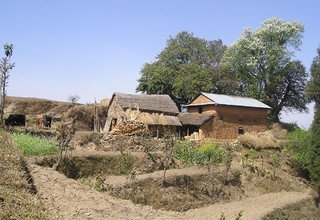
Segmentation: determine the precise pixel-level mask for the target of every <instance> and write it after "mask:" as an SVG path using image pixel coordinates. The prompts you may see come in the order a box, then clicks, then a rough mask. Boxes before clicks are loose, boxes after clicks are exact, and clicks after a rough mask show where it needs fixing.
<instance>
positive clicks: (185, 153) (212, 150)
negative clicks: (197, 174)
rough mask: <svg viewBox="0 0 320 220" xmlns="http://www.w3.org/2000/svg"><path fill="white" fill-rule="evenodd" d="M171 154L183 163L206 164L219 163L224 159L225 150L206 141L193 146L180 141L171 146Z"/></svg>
mask: <svg viewBox="0 0 320 220" xmlns="http://www.w3.org/2000/svg"><path fill="white" fill-rule="evenodd" d="M173 155H174V157H175V158H177V159H178V160H181V161H182V162H183V163H185V164H196V165H200V166H203V165H208V164H220V163H222V162H223V161H224V160H225V156H226V153H225V150H224V149H223V148H221V147H219V146H216V145H214V144H213V143H210V142H207V143H204V144H202V145H201V146H200V147H199V148H194V147H193V146H192V145H191V144H190V143H189V142H187V141H181V142H179V143H177V144H176V145H175V146H174V148H173Z"/></svg>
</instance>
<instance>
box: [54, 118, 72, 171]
mask: <svg viewBox="0 0 320 220" xmlns="http://www.w3.org/2000/svg"><path fill="white" fill-rule="evenodd" d="M57 132H58V135H57V140H58V143H59V145H60V158H59V161H58V163H57V166H58V165H59V164H60V163H61V162H63V161H64V159H65V157H66V155H67V151H68V148H69V143H70V141H71V140H72V137H73V135H74V134H75V128H74V122H73V121H69V122H62V123H60V124H59V125H58V127H57Z"/></svg>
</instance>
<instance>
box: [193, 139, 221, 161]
mask: <svg viewBox="0 0 320 220" xmlns="http://www.w3.org/2000/svg"><path fill="white" fill-rule="evenodd" d="M196 155H197V156H196V163H197V164H199V165H205V164H219V163H222V162H223V160H224V156H225V151H224V150H223V149H222V148H221V147H219V146H216V145H214V144H212V143H204V144H203V145H201V146H200V147H199V148H198V149H197V152H196Z"/></svg>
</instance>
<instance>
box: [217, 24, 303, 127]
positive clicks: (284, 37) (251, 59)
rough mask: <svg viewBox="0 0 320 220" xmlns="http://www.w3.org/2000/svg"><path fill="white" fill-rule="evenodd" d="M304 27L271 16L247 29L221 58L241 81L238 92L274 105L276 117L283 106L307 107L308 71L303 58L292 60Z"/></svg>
mask: <svg viewBox="0 0 320 220" xmlns="http://www.w3.org/2000/svg"><path fill="white" fill-rule="evenodd" d="M303 31H304V27H303V25H301V24H300V23H299V22H296V21H294V22H285V21H283V20H281V19H279V18H271V19H268V20H266V21H264V22H263V23H262V25H261V27H260V28H258V29H257V30H256V31H253V30H251V29H246V30H245V31H244V33H243V35H242V36H241V37H240V39H239V40H237V41H236V42H235V43H234V44H233V45H231V46H230V47H229V48H228V49H227V50H226V52H225V54H224V57H223V59H222V61H221V65H222V67H223V68H224V69H225V70H226V71H227V72H228V73H229V74H230V77H231V78H233V79H234V80H235V81H236V82H237V85H236V86H235V87H234V93H235V94H237V95H241V96H248V97H253V98H256V99H259V100H261V101H263V102H264V103H266V104H268V105H269V106H271V107H272V110H271V117H272V119H273V120H275V121H278V120H279V114H280V111H281V110H282V109H287V110H299V111H304V110H306V107H305V105H306V99H305V94H304V91H305V87H306V80H307V72H306V70H305V68H304V66H303V65H302V64H301V62H300V61H296V60H292V57H293V56H294V51H295V50H299V47H300V45H301V38H302V34H303Z"/></svg>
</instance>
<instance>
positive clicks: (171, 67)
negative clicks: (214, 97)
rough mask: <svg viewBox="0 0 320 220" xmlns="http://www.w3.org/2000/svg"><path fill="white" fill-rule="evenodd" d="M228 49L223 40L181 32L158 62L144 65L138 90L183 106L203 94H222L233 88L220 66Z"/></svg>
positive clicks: (160, 55)
mask: <svg viewBox="0 0 320 220" xmlns="http://www.w3.org/2000/svg"><path fill="white" fill-rule="evenodd" d="M225 49H226V46H225V45H223V43H222V41H221V40H213V41H207V40H205V39H201V38H198V37H195V36H193V34H191V33H188V32H180V33H178V34H177V36H176V37H174V38H173V37H170V38H169V39H168V40H167V45H166V47H165V49H164V50H163V51H161V53H160V54H159V55H158V56H157V57H156V61H155V62H153V63H146V64H145V65H144V66H143V68H142V70H141V73H140V74H141V76H140V79H139V80H138V83H139V84H138V87H137V89H136V90H137V91H141V92H145V93H147V94H168V95H169V96H170V97H171V98H173V100H174V101H175V102H176V103H179V104H185V103H188V102H189V101H191V100H192V99H193V98H194V97H195V96H197V95H198V94H199V93H200V92H213V91H220V92H221V91H222V89H227V88H228V85H229V84H228V79H227V77H226V76H225V75H224V73H223V72H222V71H221V69H220V67H219V63H220V61H221V59H222V56H223V53H224V51H225Z"/></svg>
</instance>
